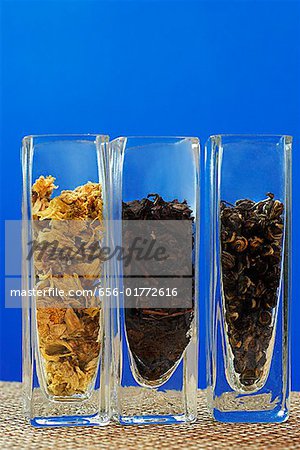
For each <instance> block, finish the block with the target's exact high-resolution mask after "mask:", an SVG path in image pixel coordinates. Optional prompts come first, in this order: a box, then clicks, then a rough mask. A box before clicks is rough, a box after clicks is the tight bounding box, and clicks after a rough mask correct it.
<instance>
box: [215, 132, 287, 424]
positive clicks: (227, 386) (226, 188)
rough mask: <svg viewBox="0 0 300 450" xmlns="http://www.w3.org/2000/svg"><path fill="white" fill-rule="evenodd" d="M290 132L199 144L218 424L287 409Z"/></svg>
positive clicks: (280, 414)
mask: <svg viewBox="0 0 300 450" xmlns="http://www.w3.org/2000/svg"><path fill="white" fill-rule="evenodd" d="M291 150H292V138H291V137H290V136H259V135H258V136H234V135H225V136H221V135H219V136H212V137H211V138H210V139H209V141H208V142H207V145H206V173H207V182H208V183H209V186H207V187H208V189H207V191H206V216H207V217H209V218H210V228H209V227H206V235H207V240H206V243H207V244H206V251H207V254H206V257H207V260H208V261H211V264H210V265H209V270H210V275H211V280H210V281H211V282H210V288H209V289H210V292H209V293H208V298H209V299H210V303H209V305H208V316H209V317H208V323H209V333H208V352H207V361H208V397H209V406H210V409H211V411H212V414H213V417H214V418H215V419H217V420H219V421H223V422H283V421H285V420H286V419H287V418H288V414H289V392H290V361H289V359H290V357H289V343H288V340H289V332H288V331H289V327H288V308H289V297H290V261H291V250H290V235H291V233H290V227H291Z"/></svg>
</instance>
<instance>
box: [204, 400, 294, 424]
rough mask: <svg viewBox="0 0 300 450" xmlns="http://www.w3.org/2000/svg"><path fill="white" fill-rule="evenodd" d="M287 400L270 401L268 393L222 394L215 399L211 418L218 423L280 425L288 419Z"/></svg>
mask: <svg viewBox="0 0 300 450" xmlns="http://www.w3.org/2000/svg"><path fill="white" fill-rule="evenodd" d="M287 404H288V400H286V401H285V400H284V399H283V398H281V399H279V398H275V399H272V397H271V394H270V393H264V394H256V395H252V396H251V395H237V394H236V393H226V394H222V395H221V396H220V397H218V398H215V400H214V404H213V407H212V409H211V411H212V416H213V417H214V419H215V420H217V421H219V422H240V423H280V422H285V421H286V420H287V419H288V417H289V408H288V406H287Z"/></svg>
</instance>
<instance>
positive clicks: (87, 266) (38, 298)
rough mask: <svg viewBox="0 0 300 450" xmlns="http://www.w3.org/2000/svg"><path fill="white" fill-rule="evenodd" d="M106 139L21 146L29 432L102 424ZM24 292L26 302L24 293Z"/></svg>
mask: <svg viewBox="0 0 300 450" xmlns="http://www.w3.org/2000/svg"><path fill="white" fill-rule="evenodd" d="M107 142H108V138H106V137H105V136H92V135H85V136H30V137H26V138H24V140H23V182H24V198H23V261H24V264H23V288H24V289H25V290H26V292H27V293H28V295H27V296H26V297H25V300H24V304H23V382H24V393H25V408H26V414H27V416H28V417H29V419H30V421H31V423H32V424H33V425H35V426H69V425H101V424H106V423H108V420H109V413H108V408H109V406H108V392H107V377H106V375H107V365H106V362H105V360H106V357H107V352H106V346H105V345H104V342H105V341H106V342H107V339H108V335H109V333H108V328H107V329H106V327H108V321H106V320H105V314H106V312H105V305H104V304H103V299H102V297H101V296H100V295H99V292H100V288H101V286H102V279H103V264H104V258H103V257H102V252H101V243H102V241H103V238H104V225H103V223H104V218H105V214H106V213H105V207H104V206H103V202H105V192H106V191H105V189H106V188H105V186H103V185H104V184H105V181H104V180H105V174H104V169H103V164H102V159H103V154H104V152H105V148H106V145H107ZM30 294H32V295H30Z"/></svg>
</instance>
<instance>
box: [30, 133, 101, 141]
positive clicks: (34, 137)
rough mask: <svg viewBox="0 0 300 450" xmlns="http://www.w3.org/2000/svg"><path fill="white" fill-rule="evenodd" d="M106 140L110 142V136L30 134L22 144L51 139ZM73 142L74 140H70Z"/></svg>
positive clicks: (97, 134)
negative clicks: (34, 140)
mask: <svg viewBox="0 0 300 450" xmlns="http://www.w3.org/2000/svg"><path fill="white" fill-rule="evenodd" d="M100 137H101V138H104V139H105V141H107V142H108V141H109V135H108V134H100V133H81V134H80V133H61V134H28V135H27V136H24V137H23V138H22V143H25V142H28V141H30V140H32V139H47V138H49V140H51V139H52V140H53V141H55V140H58V139H62V140H64V139H68V138H74V140H75V139H76V138H81V139H84V138H86V140H88V139H87V138H91V139H92V138H94V139H95V140H96V139H98V138H100ZM70 140H72V139H70Z"/></svg>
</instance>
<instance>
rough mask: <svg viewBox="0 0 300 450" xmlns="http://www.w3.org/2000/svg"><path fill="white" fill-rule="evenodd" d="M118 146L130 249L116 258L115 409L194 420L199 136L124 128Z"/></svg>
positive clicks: (120, 239) (125, 416)
mask: <svg viewBox="0 0 300 450" xmlns="http://www.w3.org/2000/svg"><path fill="white" fill-rule="evenodd" d="M110 152H111V154H110V159H111V161H113V164H112V178H113V179H114V182H115V183H116V184H115V191H116V195H115V203H114V205H113V213H112V216H113V217H114V220H115V233H114V237H115V239H116V240H115V242H114V245H115V246H117V248H121V249H122V254H121V257H117V260H116V261H115V264H114V267H115V269H116V270H117V273H115V275H116V276H115V277H114V283H115V286H116V284H118V286H119V288H118V289H119V296H118V298H116V297H114V304H113V303H112V305H113V308H112V321H113V326H112V332H113V335H112V340H113V343H114V358H113V373H114V380H115V385H114V388H113V391H114V395H113V397H114V406H113V414H114V416H115V417H116V418H117V420H118V421H119V422H120V423H121V424H125V425H127V424H152V423H182V422H191V421H194V420H195V419H196V406H197V371H198V342H197V328H198V246H199V241H198V211H199V204H198V203H199V141H198V139H197V138H185V137H182V138H181V137H178V138H177V137H170V138H158V137H125V138H123V137H122V138H118V139H115V140H114V141H112V142H111V143H110ZM117 261H121V264H118V263H117ZM116 280H118V281H117V282H116Z"/></svg>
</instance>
